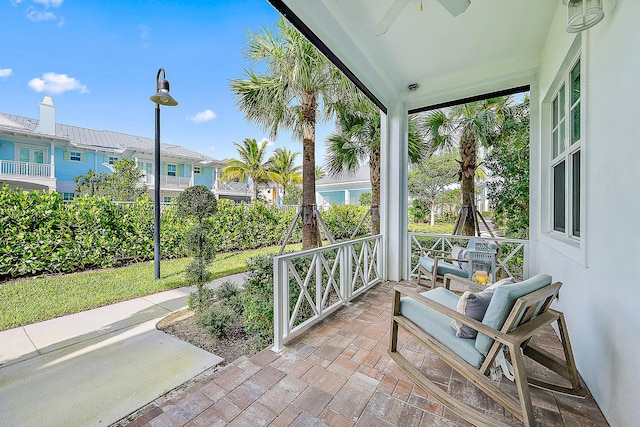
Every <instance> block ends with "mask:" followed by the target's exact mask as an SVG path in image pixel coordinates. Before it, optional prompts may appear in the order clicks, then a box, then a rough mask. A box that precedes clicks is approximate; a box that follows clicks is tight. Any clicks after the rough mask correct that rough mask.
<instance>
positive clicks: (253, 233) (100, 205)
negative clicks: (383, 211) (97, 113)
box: [0, 185, 370, 280]
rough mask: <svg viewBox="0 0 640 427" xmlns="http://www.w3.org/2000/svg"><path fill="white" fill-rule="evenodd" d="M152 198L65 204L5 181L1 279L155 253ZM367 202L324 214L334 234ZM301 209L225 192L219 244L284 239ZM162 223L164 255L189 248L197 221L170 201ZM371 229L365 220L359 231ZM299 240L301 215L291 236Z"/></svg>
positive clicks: (239, 246) (227, 248) (0, 214)
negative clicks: (187, 234) (232, 196)
mask: <svg viewBox="0 0 640 427" xmlns="http://www.w3.org/2000/svg"><path fill="white" fill-rule="evenodd" d="M152 206H153V205H152V203H151V202H150V200H149V199H148V198H147V197H143V198H140V199H138V200H137V201H136V202H134V203H131V204H125V205H117V204H114V203H113V202H111V201H110V200H109V199H107V198H104V197H99V196H93V197H81V198H76V199H74V200H73V201H72V202H71V203H66V204H65V203H63V201H62V198H61V196H60V195H59V194H58V193H55V192H52V191H50V192H41V191H32V192H25V191H22V190H18V189H9V187H8V186H6V185H5V186H3V187H0V280H3V279H7V278H10V277H19V276H29V275H36V274H42V273H61V272H71V271H78V270H83V269H87V268H95V267H101V268H105V267H113V266H117V265H119V264H121V263H123V262H139V261H146V260H150V259H153V208H152ZM366 210H367V208H366V207H361V206H353V205H351V206H334V207H332V208H331V209H329V210H327V211H325V212H324V213H323V217H324V218H325V221H326V223H327V226H328V227H329V230H330V232H331V233H332V234H333V235H334V237H336V238H338V239H341V238H345V237H349V236H350V235H351V233H353V230H354V229H355V227H356V225H357V224H358V222H359V221H360V219H361V218H362V216H363V215H364V214H365V213H366ZM295 214H296V212H295V210H288V211H281V210H279V209H277V208H276V207H272V206H267V205H264V204H262V203H255V204H244V203H242V204H236V203H234V202H232V201H229V200H220V201H219V203H218V211H217V213H216V215H214V216H213V217H212V218H211V221H212V224H211V225H212V227H211V229H212V232H213V233H214V236H212V237H213V239H214V241H216V242H217V248H216V249H217V251H218V252H232V251H239V250H246V249H253V248H258V247H264V246H273V245H278V244H280V243H281V241H282V238H283V236H284V235H285V233H286V231H287V230H288V228H289V226H290V224H291V222H292V221H293V218H294V217H295ZM160 224H161V254H162V257H163V258H177V257H183V256H186V251H185V249H184V245H183V237H184V236H185V232H186V231H187V230H188V229H189V228H190V226H191V222H190V221H189V220H187V219H185V218H184V217H182V216H180V215H179V213H178V212H177V211H176V209H175V207H174V206H173V205H172V206H169V207H167V208H165V209H164V210H163V212H162V219H161V222H160ZM368 230H370V225H368V224H367V225H366V226H364V227H363V228H362V229H361V233H362V232H368ZM300 241H301V226H300V221H298V225H297V227H295V228H294V231H293V233H292V236H291V238H290V239H289V243H295V242H300Z"/></svg>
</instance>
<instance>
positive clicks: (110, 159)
mask: <svg viewBox="0 0 640 427" xmlns="http://www.w3.org/2000/svg"><path fill="white" fill-rule="evenodd" d="M118 160H120V159H119V158H118V157H115V156H107V164H108V165H113V164H114V163H115V162H117V161H118Z"/></svg>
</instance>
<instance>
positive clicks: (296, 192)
mask: <svg viewBox="0 0 640 427" xmlns="http://www.w3.org/2000/svg"><path fill="white" fill-rule="evenodd" d="M300 203H302V185H290V186H289V187H287V192H286V194H285V195H284V197H283V198H282V204H284V205H299V204H300Z"/></svg>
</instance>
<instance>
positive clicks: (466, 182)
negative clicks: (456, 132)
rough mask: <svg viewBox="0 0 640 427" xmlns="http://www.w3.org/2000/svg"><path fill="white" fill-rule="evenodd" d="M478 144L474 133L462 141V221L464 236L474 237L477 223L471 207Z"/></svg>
mask: <svg viewBox="0 0 640 427" xmlns="http://www.w3.org/2000/svg"><path fill="white" fill-rule="evenodd" d="M477 149H478V148H477V144H476V138H475V135H474V134H473V132H471V131H465V132H464V133H463V134H462V139H461V140H460V172H459V174H460V181H461V182H460V189H461V191H462V207H461V208H460V209H461V211H460V215H461V216H460V219H461V220H462V221H464V225H463V228H462V234H463V235H464V236H473V235H475V233H476V227H475V221H476V219H475V218H474V215H473V210H472V209H471V205H472V204H473V197H474V195H475V184H474V177H475V174H476V162H477Z"/></svg>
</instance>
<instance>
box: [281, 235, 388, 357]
mask: <svg viewBox="0 0 640 427" xmlns="http://www.w3.org/2000/svg"><path fill="white" fill-rule="evenodd" d="M383 254H384V251H383V250H382V236H381V235H377V236H372V237H365V238H362V239H357V240H351V241H348V242H343V243H336V244H334V245H329V246H324V247H321V248H316V249H309V250H306V251H302V252H296V253H292V254H286V255H280V256H276V257H274V258H273V273H274V276H273V277H274V286H273V288H274V298H275V299H274V302H275V304H274V315H273V317H274V345H273V350H274V351H281V350H282V349H283V348H284V342H285V341H286V340H287V338H289V336H290V335H291V334H293V333H294V332H296V331H298V330H300V329H302V328H304V327H306V326H308V325H310V324H311V323H313V322H315V321H317V320H319V319H321V318H323V317H325V316H327V315H328V314H329V313H331V312H333V311H334V310H336V309H338V308H339V307H341V306H342V305H344V304H346V303H347V302H349V301H350V300H351V299H353V298H354V297H355V296H357V295H358V294H360V293H361V292H363V291H364V290H366V289H368V288H370V287H371V286H373V285H374V284H376V283H378V282H380V281H382V266H383V265H384V260H383Z"/></svg>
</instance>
